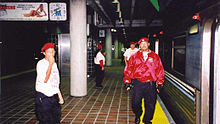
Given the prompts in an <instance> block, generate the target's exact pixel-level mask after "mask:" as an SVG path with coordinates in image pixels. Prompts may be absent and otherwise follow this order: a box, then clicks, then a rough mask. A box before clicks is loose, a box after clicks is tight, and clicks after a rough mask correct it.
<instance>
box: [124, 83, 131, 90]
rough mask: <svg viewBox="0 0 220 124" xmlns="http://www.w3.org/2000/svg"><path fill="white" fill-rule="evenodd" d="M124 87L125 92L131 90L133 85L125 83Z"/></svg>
mask: <svg viewBox="0 0 220 124" xmlns="http://www.w3.org/2000/svg"><path fill="white" fill-rule="evenodd" d="M124 87H125V89H126V90H127V91H129V90H131V89H132V88H133V85H132V84H131V83H125V84H124Z"/></svg>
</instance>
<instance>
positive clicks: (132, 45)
mask: <svg viewBox="0 0 220 124" xmlns="http://www.w3.org/2000/svg"><path fill="white" fill-rule="evenodd" d="M135 45H136V43H135V42H131V43H130V48H128V49H127V50H126V51H125V53H124V61H125V65H126V64H127V62H128V60H129V58H130V57H131V56H132V55H133V54H135V53H136V52H137V51H138V48H135Z"/></svg>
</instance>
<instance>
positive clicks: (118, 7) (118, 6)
mask: <svg viewBox="0 0 220 124" xmlns="http://www.w3.org/2000/svg"><path fill="white" fill-rule="evenodd" d="M120 11H121V8H120V3H118V4H117V11H116V12H120Z"/></svg>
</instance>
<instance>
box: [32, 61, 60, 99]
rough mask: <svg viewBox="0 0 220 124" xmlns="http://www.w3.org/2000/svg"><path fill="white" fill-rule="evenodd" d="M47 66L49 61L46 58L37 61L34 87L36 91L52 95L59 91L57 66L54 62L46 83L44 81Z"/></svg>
mask: <svg viewBox="0 0 220 124" xmlns="http://www.w3.org/2000/svg"><path fill="white" fill-rule="evenodd" d="M48 67H49V62H48V61H47V60H46V59H42V60H40V61H39V62H38V63H37V78H36V84H35V89H36V91H38V92H41V93H43V94H44V95H46V96H49V97H50V96H53V95H54V94H57V93H59V92H60V89H59V85H60V76H59V71H58V68H57V64H56V63H54V64H53V66H52V70H51V74H50V77H49V79H48V81H47V83H44V80H45V78H46V72H47V69H48Z"/></svg>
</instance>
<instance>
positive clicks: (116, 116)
mask: <svg viewBox="0 0 220 124" xmlns="http://www.w3.org/2000/svg"><path fill="white" fill-rule="evenodd" d="M113 64H114V63H113ZM122 71H123V67H122V66H112V67H106V73H105V78H104V81H103V89H95V87H94V85H95V82H94V78H89V79H88V90H87V91H88V93H87V96H85V97H78V98H77V97H72V96H70V95H69V79H68V78H62V85H61V90H62V92H63V96H64V99H65V104H63V105H62V118H61V123H62V124H70V123H73V124H82V123H85V124H129V123H131V124H133V123H134V114H133V112H132V110H131V105H130V104H131V103H130V100H131V97H130V96H131V95H130V94H131V93H130V92H127V91H125V90H124V89H123V81H122V77H123V73H122ZM33 82H34V80H29V84H28V83H26V84H25V88H24V87H22V88H19V86H18V85H15V86H17V88H15V87H14V86H13V87H14V90H16V92H15V91H14V92H10V93H8V94H6V95H5V96H4V95H3V96H2V97H1V102H0V105H1V115H0V116H1V117H0V124H25V123H27V124H35V123H38V121H37V120H36V117H35V114H34V84H33ZM27 85H29V86H27Z"/></svg>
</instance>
